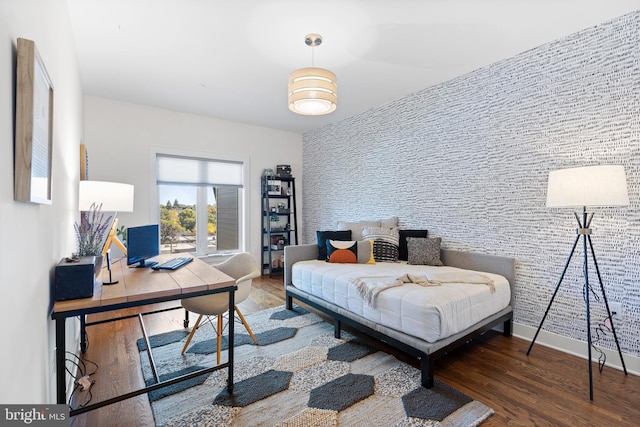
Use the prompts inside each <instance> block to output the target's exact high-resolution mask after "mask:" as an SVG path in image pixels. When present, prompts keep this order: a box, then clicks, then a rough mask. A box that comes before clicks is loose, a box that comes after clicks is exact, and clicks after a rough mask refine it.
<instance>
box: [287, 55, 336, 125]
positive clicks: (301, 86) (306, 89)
mask: <svg viewBox="0 0 640 427" xmlns="http://www.w3.org/2000/svg"><path fill="white" fill-rule="evenodd" d="M337 103H338V83H337V79H336V75H335V74H334V73H332V72H331V71H329V70H325V69H324V68H313V67H310V68H300V69H299V70H295V71H294V72H292V73H291V74H290V75H289V109H290V110H291V111H293V112H294V113H297V114H303V115H307V116H319V115H323V114H329V113H332V112H333V111H335V109H336V106H337Z"/></svg>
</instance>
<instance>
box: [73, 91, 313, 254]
mask: <svg viewBox="0 0 640 427" xmlns="http://www.w3.org/2000/svg"><path fill="white" fill-rule="evenodd" d="M84 143H85V145H86V147H87V152H88V157H89V179H92V180H102V181H116V182H125V183H128V184H133V185H134V186H135V190H134V191H135V201H134V212H133V213H124V212H123V213H119V214H118V218H119V221H120V222H119V224H121V225H124V226H137V225H142V224H146V223H149V222H153V221H157V220H158V219H157V210H158V207H157V204H155V203H154V200H153V199H152V198H153V194H154V193H153V189H154V187H155V181H154V171H153V162H152V158H153V152H154V150H170V151H171V152H175V151H176V150H177V151H178V152H182V153H185V154H188V153H193V154H198V153H199V154H204V155H211V156H225V157H239V158H242V159H246V160H248V161H249V164H250V175H249V182H248V185H247V187H246V190H247V191H248V194H249V206H248V207H247V214H248V215H249V230H248V233H247V235H246V239H245V241H246V242H247V247H246V249H247V250H249V251H250V252H252V253H253V254H254V255H255V256H256V257H257V258H258V259H260V249H261V245H260V238H261V235H260V206H261V205H260V175H261V174H262V171H263V170H264V169H265V168H272V169H275V167H276V165H277V164H290V165H291V168H292V173H293V175H294V176H296V177H297V178H301V177H300V173H301V169H302V168H301V164H302V137H301V135H299V134H296V133H292V132H284V131H279V130H274V129H267V128H262V127H257V126H250V125H246V124H241V123H235V122H229V121H224V120H219V119H214V118H209V117H203V116H194V115H190V114H185V113H179V112H175V111H168V110H162V109H158V108H151V107H147V106H142V105H136V104H129V103H124V102H119V101H113V100H109V99H104V98H97V97H93V96H86V97H85V138H84ZM300 181H301V180H300ZM300 188H301V186H300ZM297 196H298V199H299V200H298V202H300V198H301V193H300V192H299V193H298V194H297ZM161 202H162V203H164V202H165V201H161ZM299 218H301V217H299Z"/></svg>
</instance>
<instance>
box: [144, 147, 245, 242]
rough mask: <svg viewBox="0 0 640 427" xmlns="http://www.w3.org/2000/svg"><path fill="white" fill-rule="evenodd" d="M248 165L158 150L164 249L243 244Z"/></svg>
mask: <svg viewBox="0 0 640 427" xmlns="http://www.w3.org/2000/svg"><path fill="white" fill-rule="evenodd" d="M243 176H244V164H243V162H240V161H228V160H218V159H206V158H198V157H185V156H174V155H168V154H159V153H158V154H156V179H157V181H156V183H157V187H158V201H159V217H160V250H161V252H162V253H179V252H190V253H194V254H195V255H207V254H213V253H216V252H228V251H239V250H241V248H242V246H243V245H242V228H243V227H242V224H243V212H244V209H243V194H244V189H243Z"/></svg>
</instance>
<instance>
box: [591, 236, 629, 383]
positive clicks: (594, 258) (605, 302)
mask: <svg viewBox="0 0 640 427" xmlns="http://www.w3.org/2000/svg"><path fill="white" fill-rule="evenodd" d="M587 238H588V239H589V247H590V248H591V256H592V257H593V265H594V266H595V268H596V273H597V274H598V281H599V282H600V291H601V292H602V299H603V300H604V306H605V307H606V309H607V316H608V318H609V323H611V332H612V333H613V339H614V341H615V343H616V348H617V349H618V355H619V356H620V362H621V363H622V369H623V371H624V374H625V375H627V366H626V365H625V363H624V357H622V350H621V349H620V342H619V341H618V335H617V334H616V328H615V326H614V325H613V317H612V316H611V310H610V309H609V301H608V300H607V294H606V293H605V291H604V285H603V284H602V276H600V269H599V268H598V261H597V260H596V253H595V252H594V251H593V243H592V242H591V236H587Z"/></svg>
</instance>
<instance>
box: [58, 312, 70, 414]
mask: <svg viewBox="0 0 640 427" xmlns="http://www.w3.org/2000/svg"><path fill="white" fill-rule="evenodd" d="M66 320H67V319H66V318H65V317H58V318H56V394H57V396H56V398H57V400H56V402H57V403H66V401H67V383H66V375H65V370H64V365H65V347H66V338H65V323H66Z"/></svg>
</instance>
